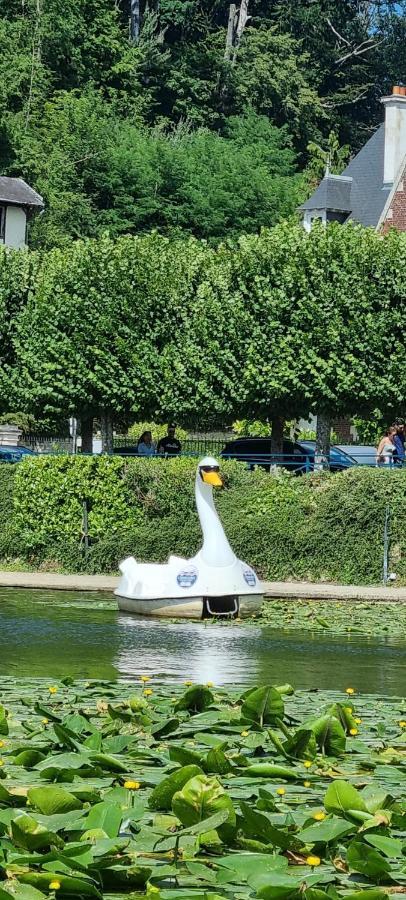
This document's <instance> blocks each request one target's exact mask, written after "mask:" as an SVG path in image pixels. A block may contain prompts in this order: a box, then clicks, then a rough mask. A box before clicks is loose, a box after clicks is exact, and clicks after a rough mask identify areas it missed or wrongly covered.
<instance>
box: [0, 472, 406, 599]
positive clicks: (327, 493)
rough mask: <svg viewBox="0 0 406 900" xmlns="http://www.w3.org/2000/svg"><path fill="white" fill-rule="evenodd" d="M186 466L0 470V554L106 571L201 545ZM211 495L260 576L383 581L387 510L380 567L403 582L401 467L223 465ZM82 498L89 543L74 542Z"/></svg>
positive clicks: (405, 480) (405, 477) (405, 490)
mask: <svg viewBox="0 0 406 900" xmlns="http://www.w3.org/2000/svg"><path fill="white" fill-rule="evenodd" d="M195 470H196V462H195V460H193V459H187V458H175V459H168V460H165V461H164V460H159V459H153V460H145V459H133V460H130V461H124V460H120V459H108V458H106V457H101V458H84V459H80V458H74V457H48V458H40V459H29V460H26V461H25V462H24V463H21V464H19V465H18V467H16V468H15V469H14V470H13V473H12V474H10V471H11V467H9V466H6V465H3V466H2V467H1V468H0V480H1V483H2V489H1V498H2V499H1V503H2V510H3V515H2V519H1V529H0V551H1V555H2V557H3V558H5V559H8V560H9V561H10V560H13V559H15V558H17V557H18V558H20V560H21V561H25V562H27V563H30V564H32V565H42V564H47V565H48V564H49V563H50V561H51V562H52V564H53V565H56V566H59V567H65V568H67V569H70V570H72V571H75V570H77V571H90V572H114V571H116V570H117V565H118V563H119V561H120V560H121V559H122V558H123V557H124V556H126V555H130V554H133V555H134V556H135V557H136V558H137V559H139V560H141V561H150V562H151V561H158V562H165V560H166V559H167V557H168V556H169V555H170V554H171V553H175V554H178V555H181V556H186V557H190V556H193V555H194V553H196V552H197V550H198V548H199V546H200V542H201V532H200V526H199V521H198V517H197V513H196V509H195V501H194V478H195ZM222 471H223V473H224V477H225V489H224V490H223V491H221V492H219V493H218V494H217V495H216V502H217V507H218V510H219V514H220V517H221V519H222V522H223V524H224V527H225V530H226V533H227V535H228V538H229V540H230V542H231V544H232V546H233V548H234V549H235V552H236V553H237V555H238V556H239V557H240V558H241V559H245V560H247V562H249V563H250V564H251V565H253V566H254V568H256V569H257V570H258V572H259V573H260V574H261V576H263V577H264V578H270V579H287V578H299V579H304V580H314V581H319V580H326V581H338V582H346V583H359V584H373V583H378V582H379V581H380V580H381V577H382V564H383V531H384V521H385V510H386V507H387V506H389V507H390V511H391V523H390V525H391V547H390V569H391V571H394V572H396V574H397V576H398V580H399V581H400V582H401V583H402V582H404V581H405V580H406V541H405V534H406V519H405V516H406V513H405V509H406V504H405V497H406V472H404V471H387V472H386V471H382V470H375V469H367V468H365V469H352V470H348V471H347V472H343V473H341V474H338V475H332V476H326V475H321V476H320V475H312V476H307V477H303V478H295V477H294V476H290V475H286V474H283V473H281V472H280V473H278V474H277V475H275V476H274V475H269V474H267V473H266V472H264V471H262V470H259V469H258V470H256V471H255V472H249V471H248V470H247V469H246V468H245V467H244V466H243V465H242V464H240V463H236V462H233V461H228V462H224V464H223V465H222ZM83 500H86V501H87V503H88V510H89V539H90V547H89V550H88V553H86V552H85V548H84V544H83V540H82V538H83Z"/></svg>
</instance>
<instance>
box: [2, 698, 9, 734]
mask: <svg viewBox="0 0 406 900" xmlns="http://www.w3.org/2000/svg"><path fill="white" fill-rule="evenodd" d="M7 716H8V712H7V710H6V709H5V708H4V706H2V705H1V703H0V734H8V732H9V729H8V722H7Z"/></svg>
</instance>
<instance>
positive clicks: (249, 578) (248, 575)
mask: <svg viewBox="0 0 406 900" xmlns="http://www.w3.org/2000/svg"><path fill="white" fill-rule="evenodd" d="M243 575H244V580H245V581H246V582H247V584H249V586H250V587H255V585H256V583H257V576H256V575H255V572H253V571H252V569H244V571H243Z"/></svg>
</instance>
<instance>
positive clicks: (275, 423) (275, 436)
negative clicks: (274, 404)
mask: <svg viewBox="0 0 406 900" xmlns="http://www.w3.org/2000/svg"><path fill="white" fill-rule="evenodd" d="M271 425H272V430H271V453H275V454H278V456H279V455H280V454H282V453H283V429H284V426H285V419H284V418H283V417H282V416H272V419H271ZM280 461H281V462H282V460H280Z"/></svg>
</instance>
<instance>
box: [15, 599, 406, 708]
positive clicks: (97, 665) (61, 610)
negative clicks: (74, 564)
mask: <svg viewBox="0 0 406 900" xmlns="http://www.w3.org/2000/svg"><path fill="white" fill-rule="evenodd" d="M103 596H104V595H101V594H89V593H83V594H81V593H70V592H65V591H64V592H60V591H28V590H26V591H23V590H16V589H0V636H1V652H0V676H1V675H3V676H4V675H13V676H18V677H41V676H43V677H46V678H50V679H52V678H62V677H64V676H66V675H72V676H74V677H76V678H106V679H113V678H124V679H130V678H131V677H132V676H136V675H140V674H145V675H154V676H159V677H160V678H161V679H162V680H163V681H184V680H185V679H191V680H193V681H195V682H198V681H213V682H214V683H215V684H217V685H220V684H253V683H265V682H268V683H269V682H271V683H274V684H278V683H279V684H281V683H284V682H287V681H288V682H290V683H291V684H293V685H295V686H297V687H300V688H304V689H311V688H320V689H324V690H332V689H338V690H342V689H344V688H345V687H348V685H351V686H353V687H355V688H356V689H357V690H358V691H364V692H369V693H379V694H392V695H398V696H399V695H402V694H403V693H404V692H405V689H406V666H405V659H406V655H405V651H406V640H393V639H390V638H384V639H378V638H364V637H363V636H362V635H359V634H357V635H349V636H348V637H347V636H343V635H333V634H330V633H329V634H322V635H320V634H314V635H313V634H311V633H308V632H304V631H294V632H292V631H286V630H284V629H280V630H279V629H275V628H271V627H269V626H264V627H261V626H254V625H245V624H241V625H239V624H235V625H228V624H226V623H224V624H223V623H221V624H217V623H210V622H207V623H206V622H187V621H185V622H180V623H172V622H165V621H164V620H159V619H156V620H153V619H146V618H136V617H134V616H130V615H128V614H126V613H120V612H119V611H118V610H117V608H116V604H115V601H114V599H112V598H109V599H102V598H103Z"/></svg>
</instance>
